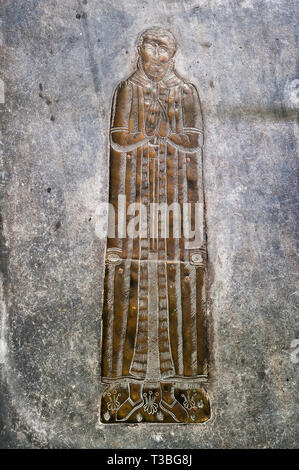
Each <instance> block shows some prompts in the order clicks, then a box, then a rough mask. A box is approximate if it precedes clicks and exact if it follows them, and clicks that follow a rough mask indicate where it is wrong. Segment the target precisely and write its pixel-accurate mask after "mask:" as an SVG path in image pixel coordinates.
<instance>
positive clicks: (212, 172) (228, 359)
mask: <svg viewBox="0 0 299 470" xmlns="http://www.w3.org/2000/svg"><path fill="white" fill-rule="evenodd" d="M296 3H297V2H296V1H295V0H264V1H262V0H240V1H234V0H227V1H224V0H210V1H208V0H202V1H201V0H197V1H195V0H184V1H183V0H181V1H176V0H160V1H159V2H156V1H151V0H127V1H120V0H109V1H108V0H101V1H100V2H99V1H98V0H83V1H75V0H62V1H60V0H44V1H43V2H40V1H37V0H23V1H22V2H19V1H13V0H4V1H2V3H1V5H2V11H1V16H2V29H3V31H2V37H3V40H2V43H1V44H2V45H1V49H0V53H1V61H2V64H3V66H2V67H1V74H0V78H1V79H2V82H1V83H2V84H3V82H4V88H5V103H4V104H0V109H1V119H2V121H1V122H2V139H1V146H2V147H1V149H2V153H3V157H4V158H3V163H2V168H1V179H2V184H1V208H2V240H1V243H2V247H1V255H2V281H3V285H2V303H1V309H2V314H1V315H2V317H1V319H2V320H1V348H0V352H1V357H0V362H1V422H0V425H1V433H0V436H1V437H0V442H1V447H29V448H30V447H33V448H41V447H51V448H52V447H56V448H64V447H80V448H82V447H91V448H107V447H108V448H109V447H125V448H126V447H132V448H134V447H137V448H141V447H151V448H156V447H157V448H159V447H169V448H196V447H199V448H205V447H206V448H210V447H224V448H225V447H267V448H268V447H274V448H275V447H296V446H298V424H297V419H298V401H296V400H298V363H296V361H294V360H293V361H292V360H291V352H292V348H291V343H292V341H293V340H294V339H295V338H299V328H298V316H297V317H296V303H295V302H296V287H295V276H296V271H298V268H297V265H296V261H295V222H296V218H295V208H296V205H295V204H296V201H295V200H296V189H297V188H296V185H295V182H296V180H295V162H296V151H297V145H298V141H297V138H298V133H297V131H298V129H297V125H298V124H297V111H296V108H298V98H297V97H296V93H295V92H296V90H295V87H296V83H297V82H294V80H296V77H298V72H297V76H296V38H298V35H297V36H296V30H295V22H296V13H298V3H297V4H296ZM152 25H158V26H162V27H166V28H169V29H170V30H171V31H172V32H173V33H174V34H175V35H176V36H177V39H178V42H179V46H180V50H179V52H178V54H177V57H176V64H177V68H178V70H179V71H180V72H181V74H182V75H183V76H185V77H188V78H189V79H190V81H192V82H193V83H196V84H197V85H198V88H199V91H200V95H201V100H202V105H203V113H204V120H205V151H204V170H205V189H206V204H207V222H208V250H209V290H210V303H209V324H210V343H211V360H210V375H211V380H210V387H209V393H210V397H211V402H212V419H211V420H210V421H208V422H207V423H205V424H203V425H186V426H184V425H145V424H143V425H134V426H129V425H116V426H105V425H102V424H99V423H98V399H99V395H100V391H101V387H100V385H99V354H100V314H101V299H102V281H103V254H104V253H103V250H104V243H103V242H102V241H100V240H99V238H98V237H97V236H96V233H95V228H96V225H97V223H100V222H99V217H98V215H97V206H98V204H99V202H100V201H103V200H106V198H107V183H108V181H107V171H108V130H109V112H110V104H111V97H112V93H113V89H114V88H115V86H116V84H117V83H118V82H119V80H121V79H123V77H124V76H126V75H129V74H130V73H131V72H132V70H134V65H135V59H136V53H135V46H136V40H137V35H138V34H139V32H140V31H142V30H143V29H145V28H147V27H149V26H152ZM1 86H2V85H1ZM2 88H3V86H2ZM2 88H1V89H2ZM0 102H1V100H0ZM297 315H298V314H297ZM294 357H295V356H294V354H293V358H294ZM140 426H141V427H142V428H141V429H142V432H140Z"/></svg>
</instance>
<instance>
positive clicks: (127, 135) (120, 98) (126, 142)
mask: <svg viewBox="0 0 299 470" xmlns="http://www.w3.org/2000/svg"><path fill="white" fill-rule="evenodd" d="M133 101H134V100H133V99H132V85H131V84H130V83H129V82H122V83H120V85H118V87H117V89H116V91H115V94H114V97H113V105H112V116H111V127H110V142H111V146H112V148H113V149H114V150H116V151H117V152H130V151H131V150H135V149H136V148H138V147H139V146H141V145H146V144H147V142H148V141H149V138H148V137H146V136H144V135H143V133H142V132H134V128H133V119H134V114H136V112H137V109H133V108H134V103H133Z"/></svg>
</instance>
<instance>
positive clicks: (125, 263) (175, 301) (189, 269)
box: [101, 66, 207, 383]
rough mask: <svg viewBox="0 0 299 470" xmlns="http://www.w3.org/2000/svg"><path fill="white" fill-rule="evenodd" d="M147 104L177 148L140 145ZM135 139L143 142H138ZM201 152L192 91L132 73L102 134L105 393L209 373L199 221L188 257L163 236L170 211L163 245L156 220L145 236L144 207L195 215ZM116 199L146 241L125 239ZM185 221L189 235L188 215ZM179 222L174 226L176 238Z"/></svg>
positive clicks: (184, 248) (153, 142)
mask: <svg viewBox="0 0 299 470" xmlns="http://www.w3.org/2000/svg"><path fill="white" fill-rule="evenodd" d="M155 100H156V101H157V102H158V103H159V106H160V109H161V116H163V117H164V119H168V122H169V127H170V133H172V134H175V135H176V136H177V139H174V140H175V141H174V140H171V139H170V137H166V138H160V137H156V138H154V139H153V137H152V136H147V135H146V129H147V123H146V120H147V118H148V116H147V113H148V110H149V109H150V107H151V104H152V103H153V102H154V101H155ZM117 133H127V135H128V139H127V140H126V144H125V145H121V144H119V143H118V141H117V138H116V137H117ZM140 135H141V136H144V138H142V139H141V140H140V137H138V136H140ZM194 136H196V139H195V140H196V141H197V142H198V143H197V144H196V146H195V147H194V144H192V142H194ZM138 139H139V140H138ZM202 143H203V124H202V114H201V109H200V101H199V97H198V94H197V90H196V88H195V87H194V86H193V85H192V84H190V83H186V82H185V81H183V80H182V79H181V78H180V77H179V76H178V75H177V74H176V73H175V72H174V71H168V73H167V74H166V76H165V77H164V78H163V80H162V81H160V82H153V81H151V80H150V79H149V78H148V77H147V76H146V74H145V73H144V71H143V69H142V67H140V66H139V67H138V68H137V70H136V72H135V73H134V74H133V75H132V76H131V77H130V78H129V79H128V80H126V81H125V82H122V83H120V84H119V86H118V87H117V89H116V91H115V94H114V98H113V104H112V113H111V128H110V186H109V187H110V192H109V202H110V204H111V205H112V206H113V207H114V208H115V211H112V217H110V223H111V220H112V222H113V221H115V225H116V231H115V234H114V236H113V238H111V233H110V238H108V239H107V250H106V272H105V282H104V306H103V330H102V374H101V375H102V382H104V383H113V382H115V381H120V382H121V381H125V382H127V381H133V382H136V381H145V382H164V381H166V382H167V381H173V382H185V381H188V382H190V381H192V380H196V378H199V377H200V378H204V377H205V375H206V373H207V372H206V371H207V347H206V331H205V263H206V247H205V227H204V220H203V215H202V217H201V222H200V223H201V227H199V230H200V232H201V240H200V242H199V243H198V244H197V245H196V243H195V246H192V247H191V248H190V247H188V243H186V242H187V241H188V240H186V239H185V238H184V234H183V233H182V236H181V238H173V237H172V236H171V232H172V231H173V229H174V224H175V223H176V221H174V219H173V215H172V212H171V211H170V212H169V220H170V224H169V225H170V237H169V238H165V236H162V228H163V223H164V222H165V220H164V217H163V216H160V218H159V219H158V225H157V227H158V229H157V232H155V236H154V238H153V236H151V235H152V234H151V233H150V228H149V226H150V224H149V218H150V215H149V214H150V211H149V206H150V204H151V203H158V204H161V203H167V204H172V203H178V204H179V205H180V207H182V206H183V203H188V202H189V203H193V204H194V203H200V205H201V206H200V207H201V208H202V207H203V203H204V198H203V182H202V150H201V148H202ZM119 196H121V198H119ZM124 196H126V209H128V207H129V205H130V204H132V203H137V204H138V203H142V204H143V205H144V206H145V207H146V208H147V209H148V210H147V215H146V216H145V217H146V218H147V222H148V227H147V231H146V232H145V233H144V230H143V233H141V234H139V236H137V237H135V238H131V237H130V236H128V235H127V232H126V230H127V228H128V224H129V223H130V221H131V224H132V223H133V222H134V221H133V222H132V218H133V217H135V216H136V214H137V215H138V213H136V214H135V213H133V212H132V206H131V213H130V214H127V215H126V216H125V218H124V219H123V217H122V216H121V215H120V213H119V209H120V207H119V204H120V201H121V203H122V204H123V200H124V199H122V198H123V197H124ZM136 207H137V206H136ZM133 208H134V206H133ZM191 213H192V216H191V228H194V223H195V214H194V210H192V212H191ZM142 220H143V221H144V218H143V219H142ZM183 220H184V218H183V216H182V217H181V221H179V222H180V224H181V229H182V232H183ZM135 222H136V219H135ZM140 226H141V225H140ZM137 229H138V225H137ZM143 229H144V226H143ZM109 230H110V228H109ZM112 231H113V230H112ZM141 232H142V231H141ZM112 235H113V233H112ZM194 254H195V255H196V256H194ZM194 260H195V262H194Z"/></svg>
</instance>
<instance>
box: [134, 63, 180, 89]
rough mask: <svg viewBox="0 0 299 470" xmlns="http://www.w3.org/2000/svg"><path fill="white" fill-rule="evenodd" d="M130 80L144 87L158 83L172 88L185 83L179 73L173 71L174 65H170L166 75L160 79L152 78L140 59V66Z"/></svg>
mask: <svg viewBox="0 0 299 470" xmlns="http://www.w3.org/2000/svg"><path fill="white" fill-rule="evenodd" d="M129 80H130V81H132V82H133V83H136V85H141V86H143V87H153V86H155V85H156V84H157V83H159V84H160V85H163V86H164V87H165V88H171V87H174V86H178V85H180V84H182V83H183V80H182V79H181V78H180V77H178V75H177V74H176V73H175V72H174V71H173V69H172V67H169V68H168V70H167V72H166V74H165V75H164V77H163V78H162V79H161V80H159V81H154V80H151V79H150V78H149V77H148V76H147V75H146V73H145V72H144V70H143V67H142V64H141V62H140V60H139V61H138V66H137V70H136V72H134V73H133V74H132V75H131V77H130V78H129Z"/></svg>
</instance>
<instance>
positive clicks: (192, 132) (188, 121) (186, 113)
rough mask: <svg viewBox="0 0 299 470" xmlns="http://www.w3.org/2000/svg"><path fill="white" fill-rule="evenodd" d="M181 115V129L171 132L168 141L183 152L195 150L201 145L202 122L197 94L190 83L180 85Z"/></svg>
mask: <svg viewBox="0 0 299 470" xmlns="http://www.w3.org/2000/svg"><path fill="white" fill-rule="evenodd" d="M182 117H183V129H182V131H181V132H179V133H173V134H171V135H170V136H169V138H168V139H169V141H170V142H169V143H170V144H174V145H175V146H176V147H177V148H178V150H181V151H183V152H185V153H193V152H196V151H198V150H200V149H201V148H202V145H203V122H202V113H201V106H200V100H199V96H198V93H197V90H196V88H195V86H194V85H192V84H191V83H185V84H184V85H183V86H182Z"/></svg>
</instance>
